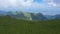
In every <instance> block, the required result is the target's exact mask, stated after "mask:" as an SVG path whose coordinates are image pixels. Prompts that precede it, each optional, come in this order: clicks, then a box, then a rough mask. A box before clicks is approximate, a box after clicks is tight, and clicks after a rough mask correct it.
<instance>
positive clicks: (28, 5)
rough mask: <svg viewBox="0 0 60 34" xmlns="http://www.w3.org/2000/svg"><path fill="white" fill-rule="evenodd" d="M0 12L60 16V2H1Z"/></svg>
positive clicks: (43, 0)
mask: <svg viewBox="0 0 60 34" xmlns="http://www.w3.org/2000/svg"><path fill="white" fill-rule="evenodd" d="M0 10H5V11H25V12H41V13H43V14H49V15H54V14H60V0H0Z"/></svg>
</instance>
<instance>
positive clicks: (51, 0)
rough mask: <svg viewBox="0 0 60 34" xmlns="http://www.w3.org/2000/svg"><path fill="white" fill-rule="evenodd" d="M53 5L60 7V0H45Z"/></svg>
mask: <svg viewBox="0 0 60 34" xmlns="http://www.w3.org/2000/svg"><path fill="white" fill-rule="evenodd" d="M43 1H45V2H46V3H48V5H50V6H52V7H60V0H43Z"/></svg>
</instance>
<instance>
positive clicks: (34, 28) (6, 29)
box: [0, 16, 60, 34]
mask: <svg viewBox="0 0 60 34" xmlns="http://www.w3.org/2000/svg"><path fill="white" fill-rule="evenodd" d="M0 34H60V19H56V20H48V21H26V20H17V19H13V18H11V17H9V16H5V17H0Z"/></svg>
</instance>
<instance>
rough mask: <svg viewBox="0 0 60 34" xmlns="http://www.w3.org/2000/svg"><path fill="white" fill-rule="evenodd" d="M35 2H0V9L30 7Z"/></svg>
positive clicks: (19, 0) (12, 0)
mask: <svg viewBox="0 0 60 34" xmlns="http://www.w3.org/2000/svg"><path fill="white" fill-rule="evenodd" d="M32 2H33V0H27V1H25V0H0V7H4V8H8V7H29V6H30V5H31V3H32Z"/></svg>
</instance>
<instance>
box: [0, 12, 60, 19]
mask: <svg viewBox="0 0 60 34" xmlns="http://www.w3.org/2000/svg"><path fill="white" fill-rule="evenodd" d="M6 15H9V16H11V17H12V18H16V19H24V20H51V19H57V18H60V14H57V15H54V16H51V15H43V14H42V13H29V12H17V11H14V12H12V11H10V12H5V11H0V16H6Z"/></svg>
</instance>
